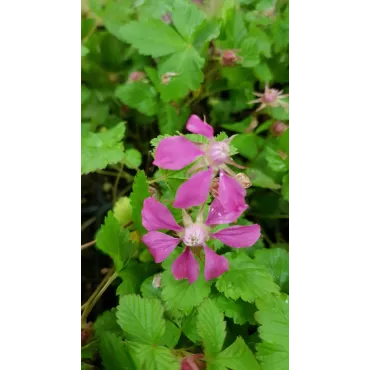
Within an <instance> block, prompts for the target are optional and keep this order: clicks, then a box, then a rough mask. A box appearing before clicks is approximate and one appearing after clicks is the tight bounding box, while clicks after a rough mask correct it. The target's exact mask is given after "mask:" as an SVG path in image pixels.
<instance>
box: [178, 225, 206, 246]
mask: <svg viewBox="0 0 370 370" xmlns="http://www.w3.org/2000/svg"><path fill="white" fill-rule="evenodd" d="M207 237H208V232H207V230H206V228H205V227H204V226H203V225H198V224H193V225H190V226H189V227H186V228H185V231H184V236H183V238H182V240H183V241H184V243H185V245H187V246H189V247H200V246H202V245H203V244H204V243H205V242H206V240H207Z"/></svg>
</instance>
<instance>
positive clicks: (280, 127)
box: [271, 121, 288, 136]
mask: <svg viewBox="0 0 370 370" xmlns="http://www.w3.org/2000/svg"><path fill="white" fill-rule="evenodd" d="M287 128H288V126H287V125H286V124H285V123H283V122H280V121H275V122H274V123H273V124H272V126H271V133H272V134H273V135H274V136H280V135H281V134H282V133H283V132H284V131H285V130H286V129H287Z"/></svg>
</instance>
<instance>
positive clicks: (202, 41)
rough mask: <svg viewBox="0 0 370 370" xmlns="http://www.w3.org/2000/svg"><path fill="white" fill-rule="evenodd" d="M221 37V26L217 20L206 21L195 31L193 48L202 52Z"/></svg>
mask: <svg viewBox="0 0 370 370" xmlns="http://www.w3.org/2000/svg"><path fill="white" fill-rule="evenodd" d="M219 35H220V26H219V25H218V23H217V22H216V21H215V20H210V19H207V20H205V21H204V22H203V23H202V24H201V25H200V26H199V27H198V28H197V29H196V31H195V33H194V41H193V46H194V48H195V49H197V50H198V51H199V52H201V51H202V50H203V49H204V48H205V46H206V45H207V43H208V42H210V41H211V40H214V39H216V38H217V37H218V36H219Z"/></svg>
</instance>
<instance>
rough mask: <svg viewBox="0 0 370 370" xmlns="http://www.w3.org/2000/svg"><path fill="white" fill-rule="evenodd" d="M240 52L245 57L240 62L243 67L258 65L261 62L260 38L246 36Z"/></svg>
mask: <svg viewBox="0 0 370 370" xmlns="http://www.w3.org/2000/svg"><path fill="white" fill-rule="evenodd" d="M239 54H240V56H241V57H242V58H243V60H242V61H241V62H240V63H241V64H242V66H243V67H248V68H250V67H255V66H257V65H258V64H259V63H260V56H259V49H258V40H257V39H256V38H255V37H247V38H245V39H244V41H243V43H242V45H241V51H240V53H239Z"/></svg>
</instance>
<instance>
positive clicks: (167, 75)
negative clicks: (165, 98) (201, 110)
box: [161, 72, 179, 85]
mask: <svg viewBox="0 0 370 370" xmlns="http://www.w3.org/2000/svg"><path fill="white" fill-rule="evenodd" d="M176 76H179V74H178V73H176V72H166V73H165V74H164V75H162V77H161V81H162V84H163V85H167V84H168V83H169V82H170V81H171V80H172V78H173V77H176Z"/></svg>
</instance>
